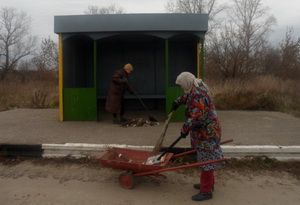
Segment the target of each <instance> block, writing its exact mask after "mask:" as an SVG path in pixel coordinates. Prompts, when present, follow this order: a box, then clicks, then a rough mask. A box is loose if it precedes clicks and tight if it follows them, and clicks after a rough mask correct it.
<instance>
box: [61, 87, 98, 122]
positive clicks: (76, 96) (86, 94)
mask: <svg viewBox="0 0 300 205" xmlns="http://www.w3.org/2000/svg"><path fill="white" fill-rule="evenodd" d="M63 92H64V120H66V121H68V120H72V121H74V120H78V121H88V120H97V99H96V89H95V88H64V91H63Z"/></svg>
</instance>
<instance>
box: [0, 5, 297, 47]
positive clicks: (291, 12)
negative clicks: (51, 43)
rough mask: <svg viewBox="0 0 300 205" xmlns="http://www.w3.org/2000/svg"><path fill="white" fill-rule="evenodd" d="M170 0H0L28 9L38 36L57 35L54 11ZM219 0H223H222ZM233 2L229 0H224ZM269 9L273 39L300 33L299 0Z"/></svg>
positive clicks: (137, 9)
mask: <svg viewBox="0 0 300 205" xmlns="http://www.w3.org/2000/svg"><path fill="white" fill-rule="evenodd" d="M167 1H168V0H0V7H7V6H8V7H15V8H17V9H19V10H22V11H25V12H26V13H27V14H28V15H29V16H31V18H32V33H33V34H34V35H37V36H38V37H39V38H42V37H48V36H50V37H52V38H57V36H56V35H55V34H54V33H53V24H54V22H53V18H54V16H55V15H71V14H83V12H84V11H85V10H86V9H87V7H88V5H98V6H107V5H109V4H112V3H115V4H117V5H119V6H121V7H123V8H124V9H125V12H126V13H161V12H165V4H166V2H167ZM219 1H220V0H219ZM221 1H222V2H230V0H227V1H226V0H221ZM263 3H264V4H265V5H266V6H268V7H269V8H270V12H271V13H272V14H273V15H274V16H275V18H276V19H277V25H276V26H274V33H273V34H272V35H271V37H270V38H271V40H272V41H275V42H277V41H279V40H280V39H282V38H283V37H284V34H285V31H286V28H287V27H288V26H293V27H294V30H295V35H296V36H300V0H286V1H283V0H263Z"/></svg>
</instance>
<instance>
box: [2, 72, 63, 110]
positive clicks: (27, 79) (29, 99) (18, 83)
mask: <svg viewBox="0 0 300 205" xmlns="http://www.w3.org/2000/svg"><path fill="white" fill-rule="evenodd" d="M56 81H57V80H56V73H54V72H52V71H22V72H14V73H10V74H9V75H8V76H7V77H6V78H5V79H4V80H3V81H0V111H1V110H8V109H13V108H20V107H22V108H52V107H57V106H58V88H57V83H56Z"/></svg>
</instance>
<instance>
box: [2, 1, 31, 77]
mask: <svg viewBox="0 0 300 205" xmlns="http://www.w3.org/2000/svg"><path fill="white" fill-rule="evenodd" d="M29 31H30V18H29V16H28V15H27V14H26V13H24V12H19V11H17V10H16V9H15V8H6V7H4V8H1V10H0V49H1V50H0V79H3V78H4V77H5V75H6V74H7V72H8V71H9V70H13V69H15V68H16V66H17V64H18V62H19V60H21V59H22V58H24V57H26V56H28V55H30V54H32V52H33V50H34V48H35V42H36V38H35V37H32V36H31V35H30V33H29Z"/></svg>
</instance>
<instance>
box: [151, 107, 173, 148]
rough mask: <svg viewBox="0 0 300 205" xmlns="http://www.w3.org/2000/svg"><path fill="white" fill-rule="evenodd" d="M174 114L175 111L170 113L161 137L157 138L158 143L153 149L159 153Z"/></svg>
mask: <svg viewBox="0 0 300 205" xmlns="http://www.w3.org/2000/svg"><path fill="white" fill-rule="evenodd" d="M172 115H173V111H172V112H170V113H169V115H168V118H167V119H166V121H165V124H164V127H163V130H162V133H161V134H160V137H159V138H158V140H157V142H156V144H155V146H154V148H153V150H152V152H153V153H158V152H159V151H160V149H161V145H162V143H163V141H164V138H165V136H166V132H167V129H168V126H169V122H170V120H171V118H172Z"/></svg>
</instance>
